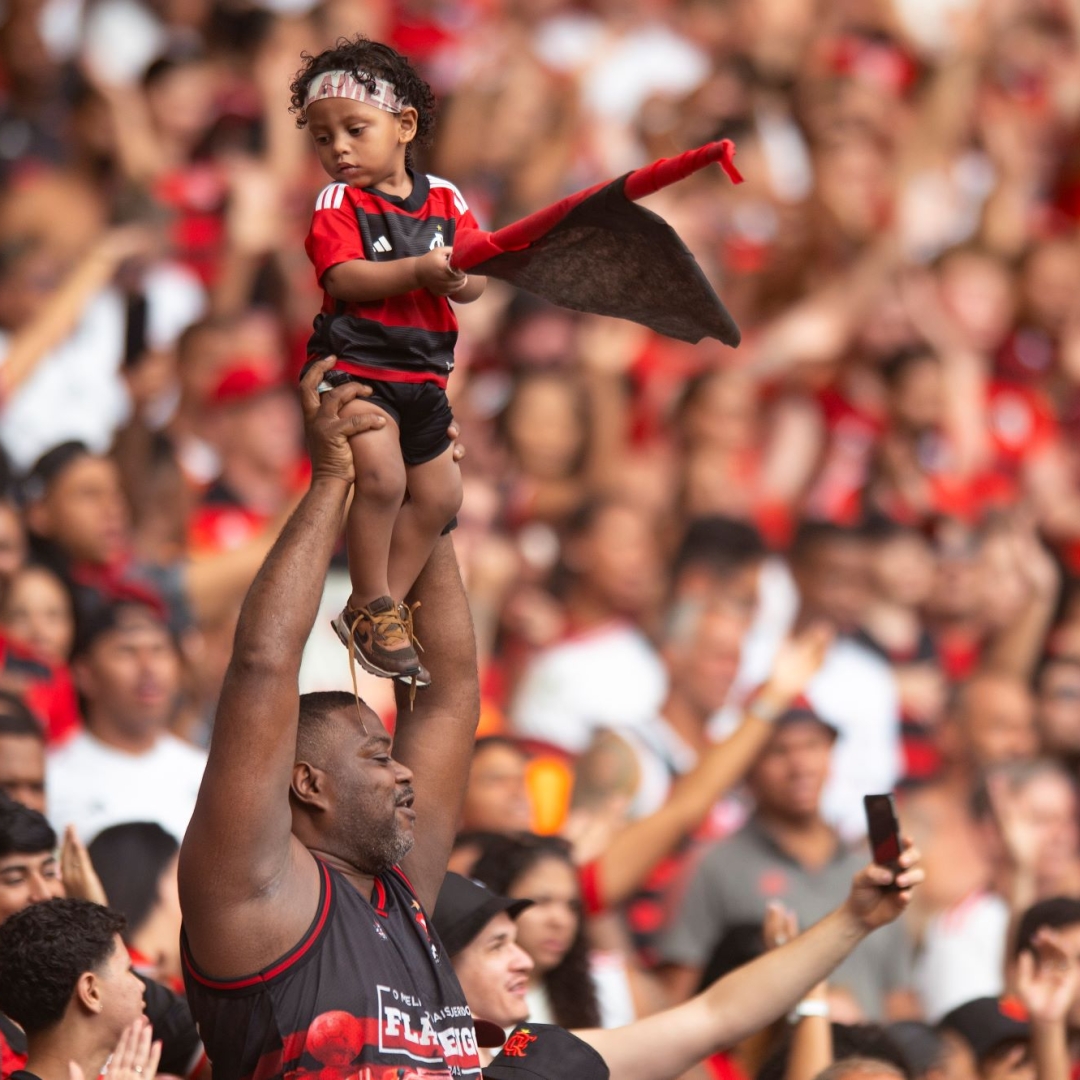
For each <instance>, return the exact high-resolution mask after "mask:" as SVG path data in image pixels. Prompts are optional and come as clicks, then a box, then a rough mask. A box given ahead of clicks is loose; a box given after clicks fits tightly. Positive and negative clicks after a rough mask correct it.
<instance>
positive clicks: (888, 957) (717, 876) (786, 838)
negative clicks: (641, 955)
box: [660, 699, 913, 1020]
mask: <svg viewBox="0 0 1080 1080" xmlns="http://www.w3.org/2000/svg"><path fill="white" fill-rule="evenodd" d="M836 741H837V731H836V729H835V728H834V727H832V726H831V725H830V724H828V723H826V722H825V721H824V720H822V719H821V717H820V716H818V715H817V714H816V713H815V712H814V711H813V710H812V709H811V707H810V705H809V704H808V703H807V702H806V701H805V699H801V700H799V701H797V702H796V704H795V706H794V707H792V708H790V709H788V710H787V711H786V712H784V713H783V714H782V715H781V716H779V717H777V719H776V720H775V722H774V730H773V732H772V735H771V737H770V739H769V741H768V743H767V744H766V746H765V748H764V749H763V750H762V752H761V754H760V755H759V757H758V759H757V761H756V762H755V763H754V765H753V766H752V767H751V769H750V771H749V772H748V774H747V787H748V789H749V791H750V793H751V795H752V796H753V798H754V802H755V809H754V812H753V814H752V815H751V817H750V819H749V820H748V821H747V823H746V824H745V825H744V826H743V828H742V829H740V830H739V831H738V832H737V833H735V834H734V835H733V836H730V837H728V838H727V839H726V840H723V841H721V842H719V843H718V844H716V845H714V846H713V847H712V848H711V849H709V850H708V851H707V852H706V854H705V856H704V858H703V859H702V861H701V863H700V864H699V866H698V869H697V872H696V874H695V875H694V877H693V878H692V880H691V881H690V883H689V886H688V888H687V890H686V892H685V895H684V897H683V900H682V904H681V907H680V910H679V911H678V913H677V915H676V917H675V918H674V919H672V920H671V922H670V923H669V930H668V932H667V934H666V935H665V937H664V939H663V940H662V942H661V946H660V952H661V956H662V957H663V959H664V960H665V961H666V962H667V964H668V965H669V969H668V981H669V985H670V987H671V989H672V992H673V993H674V994H675V995H676V997H677V998H679V999H680V1000H682V999H683V998H686V997H687V996H688V995H689V994H690V993H691V992H692V990H693V988H694V987H695V986H696V985H697V981H698V979H699V978H700V974H701V969H702V967H703V966H704V964H705V961H706V960H707V958H708V957H709V955H710V954H711V952H712V950H713V948H714V946H715V944H716V942H717V941H719V939H720V937H721V936H722V935H723V933H724V931H725V930H726V929H727V927H728V926H731V925H733V924H735V923H747V922H757V921H760V920H762V919H763V918H764V916H765V912H766V909H767V906H768V904H769V903H770V901H781V902H783V903H784V904H785V905H787V906H788V907H789V908H791V909H792V910H793V911H794V913H795V915H796V916H797V917H798V920H799V925H800V926H803V927H809V926H812V925H813V924H814V923H816V922H818V921H819V920H820V919H821V918H823V917H824V916H825V914H826V913H827V912H828V911H829V910H830V909H831V908H832V907H833V906H834V905H835V904H836V902H837V901H838V900H839V898H840V897H842V896H843V895H844V892H845V891H846V889H847V885H848V882H849V881H850V880H851V877H852V875H853V874H854V873H855V872H856V871H857V870H858V868H859V867H860V866H862V865H864V864H865V862H866V852H865V850H863V851H859V850H852V849H849V848H848V847H846V846H845V844H844V843H843V841H842V839H841V837H840V836H839V834H838V833H837V832H836V830H835V829H834V828H833V827H832V826H830V825H829V824H828V822H826V821H825V819H824V817H823V816H822V812H821V795H822V791H823V789H824V787H825V783H826V780H827V778H828V776H829V769H830V765H831V761H832V756H833V747H834V745H835V744H836ZM898 854H899V853H898ZM910 970H911V944H910V942H909V941H908V939H907V935H906V932H905V931H904V929H903V927H902V926H899V925H898V924H893V925H892V926H889V927H887V928H886V929H884V930H883V931H882V932H881V933H880V934H876V935H874V937H872V938H870V939H868V940H867V941H865V942H863V943H862V944H861V945H860V946H859V947H858V948H857V949H856V950H855V951H854V952H853V953H852V954H851V956H850V957H848V959H847V960H845V961H844V963H843V964H842V965H841V966H840V967H839V968H838V969H837V971H836V973H835V975H834V977H833V985H834V986H835V987H837V988H842V989H845V990H847V991H848V992H849V993H850V995H852V996H853V997H854V998H855V1000H856V1001H857V1002H858V1004H859V1006H860V1007H861V1009H862V1011H863V1012H864V1013H865V1015H866V1016H867V1018H869V1019H874V1020H884V1019H899V1018H902V1017H905V1016H908V1015H911V1011H910V1010H911V1008H912V1005H913V1001H912V995H911V991H910V989H909V987H910Z"/></svg>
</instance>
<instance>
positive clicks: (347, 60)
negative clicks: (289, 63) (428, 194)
mask: <svg viewBox="0 0 1080 1080" xmlns="http://www.w3.org/2000/svg"><path fill="white" fill-rule="evenodd" d="M301 59H302V60H303V61H304V66H303V67H302V68H301V69H300V70H299V71H298V72H297V73H296V75H295V76H294V77H293V80H292V82H291V83H290V84H289V91H290V93H291V98H290V102H291V104H290V105H289V112H291V113H295V114H296V126H297V127H299V128H302V127H304V126H305V125H306V124H307V117H306V116H305V115H304V102H305V101H306V100H307V92H308V84H309V83H310V82H311V80H312V79H313V78H314V77H315V76H316V75H321V74H322V73H323V72H324V71H339V70H340V71H347V72H349V74H350V75H352V76H353V78H354V79H356V80H357V81H359V82H366V83H369V84H370V83H371V80H372V76H377V77H378V78H380V79H386V81H387V82H389V83H390V85H391V86H393V88H394V91H395V92H396V93H397V95H398V97H400V98H401V99H402V100H403V101H404V102H405V104H406V105H411V106H412V107H413V108H414V109H415V110H416V138H415V139H413V143H416V144H417V145H419V146H426V145H427V144H428V143H429V142H430V141H431V136H432V133H433V132H434V130H435V95H434V94H432V92H431V87H430V86H428V84H427V83H426V82H424V80H423V79H421V78H420V76H419V74H417V71H416V68H414V67H413V66H412V64H410V63H409V61H408V58H407V57H404V56H402V55H401V53H399V52H397V51H396V50H394V49H391V48H390V46H389V45H383V44H382V42H379V41H372V40H371V39H370V38H366V37H364V36H363V35H362V34H357V35H356V37H354V38H338V40H337V42H336V44H335V45H334V47H333V48H332V49H326V50H324V51H323V52H321V53H319V54H318V56H312V55H311V54H310V53H301ZM371 89H374V86H371ZM405 161H406V163H407V164H412V143H410V144H409V146H407V147H406V148H405Z"/></svg>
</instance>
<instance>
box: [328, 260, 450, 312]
mask: <svg viewBox="0 0 1080 1080" xmlns="http://www.w3.org/2000/svg"><path fill="white" fill-rule="evenodd" d="M466 280H467V279H466V276H465V275H464V274H463V273H461V272H460V271H458V270H452V269H451V268H450V249H449V248H435V250H434V251H429V252H428V253H427V254H426V255H417V256H415V257H413V258H407V259H394V260H393V261H392V262H369V261H368V260H367V259H351V260H350V261H349V262H343V263H338V264H337V266H331V267H330V269H329V270H327V271H326V273H325V274H323V277H322V286H323V288H324V289H325V290H326V291H327V292H328V293H329V294H330V295H331V296H332V297H333V298H334V299H335V300H345V301H347V302H349V303H353V304H362V303H365V302H367V301H369V300H385V299H386V298H387V297H388V296H400V295H401V294H402V293H407V292H412V291H413V289H427V290H428V291H430V292H433V293H435V295H436V296H452V295H454V294H455V293H457V292H458V291H460V290H461V288H462V286H463V285H465V284H466Z"/></svg>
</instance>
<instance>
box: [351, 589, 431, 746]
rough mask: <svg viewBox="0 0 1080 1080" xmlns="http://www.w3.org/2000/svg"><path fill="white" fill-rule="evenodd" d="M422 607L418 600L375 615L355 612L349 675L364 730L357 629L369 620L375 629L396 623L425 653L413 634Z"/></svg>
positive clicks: (412, 682)
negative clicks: (358, 670) (414, 619)
mask: <svg viewBox="0 0 1080 1080" xmlns="http://www.w3.org/2000/svg"><path fill="white" fill-rule="evenodd" d="M419 606H420V601H419V600H417V601H416V603H415V604H413V605H411V606H410V605H409V604H405V603H402V604H399V605H398V609H397V610H395V609H394V608H391V609H390V610H389V611H379V612H376V613H375V614H371V613H370V612H367V613H365V612H363V611H360V612H355V609H352V610H353V611H354V612H355V614H354V618H353V620H352V622H351V623H350V624H349V675H350V677H351V678H352V686H353V697H354V698H355V699H356V715H357V716H359V717H360V727H361V729H363V730H365V731H366V730H367V729H366V728H365V727H364V714H363V713H362V712H361V711H360V683H359V680H358V679H357V678H356V628H357V627H358V626H359V625H360V621H361V620H362V619H368V620H369V621H370V622H371V625H372V628H373V629H378V628H380V627H383V626H386V625H387V624H389V623H396V624H397V625H398V626H400V627H401V630H402V632H403V633H404V634H405V636H406V637H407V638H408V639H409V642H410V643H411V644H412V646H413V647H414V648H416V649H419V650H420V652H423V651H424V647H423V646H422V645H421V644H420V642H419V641H417V640H416V635H415V633H414V632H413V612H414V611H415V610H416V609H417V608H418V607H419ZM416 685H417V684H416V675H415V674H414V675H413V676H412V678H410V679H409V712H412V710H413V705H414V704H415V703H416Z"/></svg>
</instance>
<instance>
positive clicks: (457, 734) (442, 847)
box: [394, 536, 480, 911]
mask: <svg viewBox="0 0 1080 1080" xmlns="http://www.w3.org/2000/svg"><path fill="white" fill-rule="evenodd" d="M410 600H412V601H417V600H419V601H420V607H419V608H418V609H417V611H416V636H417V637H418V638H419V640H420V642H421V643H422V645H423V647H424V664H425V666H426V667H427V668H428V670H429V671H430V672H431V686H429V687H427V688H426V689H424V690H420V691H419V692H418V693H417V695H416V702H415V705H414V706H413V708H412V710H411V711H410V709H409V700H408V693H407V691H403V690H400V689H399V690H398V695H397V696H398V721H397V729H396V731H395V733H394V757H395V758H397V760H398V761H400V762H401V763H402V764H403V765H407V766H408V767H409V768H410V769H412V771H413V786H414V788H415V790H416V799H415V802H414V804H413V805H414V808H415V810H416V821H417V827H416V845H415V847H414V848H413V850H412V851H411V852H410V853H409V855H408V857H407V858H406V859H405V862H404V864H403V866H404V869H405V872H406V873H407V874H408V875H409V878H410V880H411V881H412V883H413V887H414V888H415V889H416V892H417V895H418V896H419V898H420V902H421V903H422V904H423V905H424V907H425V908H426V909H427V910H428V911H433V910H434V908H435V898H436V897H437V896H438V895H439V886H440V885H442V880H443V876H444V875H445V874H446V863H447V860H448V859H449V858H450V849H451V847H452V846H453V843H454V834H455V833H456V831H457V825H458V817H459V816H460V814H461V803H462V800H463V799H464V797H465V786H466V784H467V783H468V780H469V763H470V761H471V760H472V748H473V740H474V739H475V736H476V725H477V723H478V721H479V719H480V684H479V677H478V675H477V670H476V637H475V635H474V634H473V625H472V617H471V616H470V614H469V602H468V599H467V598H466V596H465V588H464V586H463V585H462V583H461V575H460V573H459V572H458V566H457V559H456V558H455V556H454V545H453V543H452V542H451V540H450V537H449V536H444V537H442V538H440V540H439V542H438V543H437V544H436V546H435V550H434V551H433V552H432V555H431V558H430V559H428V562H427V565H426V566H425V567H424V570H423V572H422V573H421V574H420V577H419V578H418V579H417V581H416V584H415V585H414V586H413V591H412V593H411V595H410Z"/></svg>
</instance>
